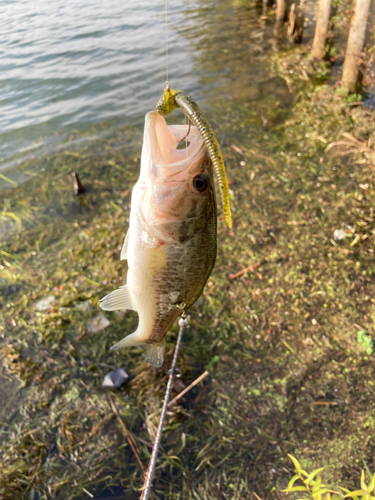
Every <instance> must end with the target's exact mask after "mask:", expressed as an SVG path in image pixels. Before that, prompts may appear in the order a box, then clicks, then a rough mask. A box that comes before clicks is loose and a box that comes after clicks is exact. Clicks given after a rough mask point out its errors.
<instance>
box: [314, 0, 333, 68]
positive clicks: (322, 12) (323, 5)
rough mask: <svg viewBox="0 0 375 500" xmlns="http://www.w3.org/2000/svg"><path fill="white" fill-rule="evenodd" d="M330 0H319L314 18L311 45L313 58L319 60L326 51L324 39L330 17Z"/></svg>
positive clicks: (325, 38)
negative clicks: (314, 24) (313, 33)
mask: <svg viewBox="0 0 375 500" xmlns="http://www.w3.org/2000/svg"><path fill="white" fill-rule="evenodd" d="M331 4H332V0H320V2H319V11H318V15H317V18H316V26H315V36H314V42H313V47H312V56H313V58H314V59H318V60H321V59H323V57H324V56H325V53H326V40H327V33H328V23H329V19H330V17H331Z"/></svg>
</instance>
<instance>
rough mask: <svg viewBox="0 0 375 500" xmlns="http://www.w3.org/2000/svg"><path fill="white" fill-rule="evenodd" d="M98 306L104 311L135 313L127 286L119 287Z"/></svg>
mask: <svg viewBox="0 0 375 500" xmlns="http://www.w3.org/2000/svg"><path fill="white" fill-rule="evenodd" d="M99 305H100V307H101V308H102V309H103V310H104V311H118V310H121V309H131V310H132V311H135V309H134V306H133V304H132V299H131V297H130V294H129V290H128V286H127V285H123V286H120V288H118V289H117V290H114V291H113V292H111V293H110V294H109V295H106V296H105V297H103V298H102V299H101V300H100V302H99Z"/></svg>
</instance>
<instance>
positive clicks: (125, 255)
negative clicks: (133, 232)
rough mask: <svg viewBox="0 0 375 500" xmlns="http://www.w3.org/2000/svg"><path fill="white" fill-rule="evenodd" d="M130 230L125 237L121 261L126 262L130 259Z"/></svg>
mask: <svg viewBox="0 0 375 500" xmlns="http://www.w3.org/2000/svg"><path fill="white" fill-rule="evenodd" d="M129 232H130V231H129V229H128V232H127V233H126V236H125V241H124V244H123V246H122V250H121V256H120V260H126V259H127V258H128V243H129Z"/></svg>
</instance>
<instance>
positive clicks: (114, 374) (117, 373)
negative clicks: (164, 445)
mask: <svg viewBox="0 0 375 500" xmlns="http://www.w3.org/2000/svg"><path fill="white" fill-rule="evenodd" d="M128 380H129V375H128V374H127V373H126V371H125V370H124V369H123V368H117V370H112V371H111V372H109V373H107V375H106V376H105V377H104V380H103V383H102V387H109V388H114V389H119V388H120V387H121V386H122V384H125V383H126V382H127V381H128Z"/></svg>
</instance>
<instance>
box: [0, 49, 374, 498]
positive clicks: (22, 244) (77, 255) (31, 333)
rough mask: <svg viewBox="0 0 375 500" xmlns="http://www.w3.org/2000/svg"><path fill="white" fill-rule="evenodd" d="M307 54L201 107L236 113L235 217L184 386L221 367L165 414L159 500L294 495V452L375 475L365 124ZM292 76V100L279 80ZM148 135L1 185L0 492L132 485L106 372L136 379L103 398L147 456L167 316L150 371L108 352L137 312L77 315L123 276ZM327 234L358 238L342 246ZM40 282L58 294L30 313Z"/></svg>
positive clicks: (349, 472)
mask: <svg viewBox="0 0 375 500" xmlns="http://www.w3.org/2000/svg"><path fill="white" fill-rule="evenodd" d="M303 57H305V56H304V55H303V53H301V54H297V52H295V51H293V53H291V54H290V55H289V56H287V55H285V54H283V56H282V57H281V58H279V59H278V58H276V57H275V58H274V59H273V61H272V64H271V69H272V71H273V75H274V78H275V79H276V80H275V81H274V83H273V87H272V86H271V87H270V88H271V90H270V89H268V90H267V92H265V93H264V96H263V99H262V100H261V101H260V102H259V103H258V104H257V106H256V107H254V105H253V102H252V101H251V100H249V99H248V97H246V96H245V97H244V96H240V97H238V98H237V99H233V100H231V101H222V100H218V101H213V102H212V103H211V107H210V109H209V112H208V113H207V114H208V116H209V118H210V120H211V121H212V122H213V123H216V124H223V116H224V117H225V116H227V117H228V119H227V126H226V130H225V141H224V147H223V154H224V157H225V160H226V164H227V168H228V172H229V173H230V181H231V184H230V190H231V204H232V207H233V221H234V225H233V230H232V231H228V229H227V228H226V227H225V224H224V219H223V216H222V214H220V216H219V255H218V260H217V265H216V267H215V269H214V272H213V275H212V277H211V278H210V280H209V282H208V284H207V287H206V291H205V294H204V296H203V297H202V298H201V299H200V300H199V302H198V304H197V305H196V306H194V308H193V309H192V310H191V311H190V314H191V323H190V328H189V329H188V330H186V333H185V334H184V339H183V345H182V351H181V356H180V358H179V364H178V366H179V370H180V371H181V378H180V379H178V380H177V381H176V383H175V386H174V390H173V395H174V396H175V395H176V394H178V393H179V392H180V391H181V390H182V389H183V388H184V387H186V386H187V385H188V384H189V383H190V382H192V381H193V380H194V379H195V378H196V377H198V376H199V375H200V374H201V373H202V372H203V371H204V370H205V369H206V367H207V365H209V364H211V368H210V375H209V376H208V377H206V378H205V380H204V382H203V383H202V384H200V385H198V386H197V387H195V388H194V389H192V390H191V391H190V392H189V393H188V394H187V395H186V396H185V397H184V398H182V399H181V400H179V401H178V402H177V403H175V404H174V405H173V407H172V408H171V409H170V411H169V412H168V414H167V421H166V426H165V432H164V436H163V441H162V448H161V452H160V455H159V459H158V466H157V471H156V478H155V481H154V497H155V498H168V499H178V498H187V499H201V498H202V499H217V498H227V499H231V500H232V499H248V498H250V497H251V495H252V494H253V493H252V492H253V491H255V492H256V493H257V494H258V495H260V497H261V498H267V499H268V498H275V499H276V498H284V497H283V495H282V493H281V491H282V489H284V488H285V487H286V485H287V483H288V481H289V479H290V474H291V473H292V466H291V464H290V461H289V459H288V457H287V454H288V453H291V454H292V455H294V456H296V457H297V458H298V459H299V460H300V461H301V463H302V464H303V466H304V467H306V468H307V469H308V470H312V469H313V468H316V467H325V468H326V469H325V480H326V481H328V482H330V483H334V484H337V483H338V482H339V483H340V484H341V485H346V486H349V487H350V486H356V485H357V484H358V477H359V476H360V470H361V468H362V467H363V462H365V463H366V464H367V466H368V468H369V469H370V470H374V469H375V462H374V457H375V453H374V452H375V442H374V439H373V427H374V425H375V406H374V399H373V397H372V396H373V390H374V384H375V382H374V380H375V377H374V375H375V373H374V363H373V358H372V357H371V356H369V355H366V353H365V351H364V350H363V349H362V348H361V347H359V345H358V342H357V332H358V330H366V331H367V332H369V334H370V335H372V336H373V335H374V331H373V329H374V327H373V324H374V318H375V301H374V299H373V297H374V293H373V291H374V272H375V266H374V264H375V262H374V245H373V242H374V235H375V226H374V222H375V215H374V209H373V199H374V194H375V193H374V168H375V165H374V161H373V146H371V144H374V143H375V141H372V139H373V134H374V132H373V126H372V125H371V120H372V123H373V118H374V117H373V112H371V111H368V110H366V109H364V108H363V107H362V106H352V105H349V104H348V103H346V102H345V101H344V100H343V99H342V97H341V96H340V95H339V94H337V93H336V92H335V89H334V88H332V87H329V86H327V85H323V86H314V85H312V84H310V83H309V81H308V80H306V78H305V76H304V73H303V71H302V68H303V66H302V65H301V62H302V61H303V60H304V59H303ZM299 68H300V69H301V70H300V69H299ZM291 70H292V71H293V73H290V71H291ZM281 80H282V81H283V82H285V83H284V84H283V86H282V89H283V90H282V92H283V95H284V96H285V99H283V95H281V94H280V95H276V93H275V92H272V89H276V88H279V89H280V88H281V85H280V81H281ZM288 88H289V89H290V90H285V89H288ZM218 127H219V126H217V128H218ZM218 131H219V132H220V129H219V130H218ZM221 131H222V130H221ZM344 134H350V136H352V138H350V136H349V135H347V136H345V135H344ZM353 138H354V139H353ZM371 141H372V142H371ZM335 142H336V143H337V142H344V143H346V144H339V145H337V146H335V145H333V146H331V147H329V146H330V145H332V144H333V143H335ZM140 148H141V131H140V130H129V129H122V130H120V131H118V132H117V134H115V135H114V136H112V137H107V138H105V139H103V140H101V141H95V142H94V143H92V144H87V145H86V146H85V148H83V149H80V148H79V147H74V148H72V149H71V150H66V151H65V152H59V153H56V154H51V155H49V156H48V157H47V158H45V159H44V160H43V161H44V162H45V165H44V167H42V168H45V170H44V171H43V174H41V173H40V172H41V170H40V168H41V165H40V160H38V162H35V169H34V172H36V174H35V175H31V178H30V179H29V180H28V181H27V182H26V183H25V184H22V185H19V186H18V187H17V188H15V189H11V190H8V191H7V192H5V193H2V194H1V207H2V212H1V213H2V214H3V218H2V219H1V231H2V234H3V235H4V236H5V237H3V238H2V241H1V244H0V257H1V268H0V273H1V274H0V277H1V282H0V286H1V297H0V308H1V312H2V324H1V329H0V336H1V337H0V340H1V344H0V359H1V361H2V365H3V370H4V374H5V375H4V376H6V377H7V380H9V381H10V380H11V381H12V385H11V386H10V389H9V391H8V393H9V399H11V397H12V396H11V395H12V394H13V392H14V391H17V387H18V386H20V385H21V386H22V389H21V390H20V391H19V392H17V396H16V400H12V401H11V403H10V405H9V411H7V414H6V415H3V418H2V423H1V433H0V443H1V445H0V446H1V447H0V452H1V456H2V468H1V471H0V495H1V497H2V498H4V499H5V500H8V499H9V500H10V499H12V500H13V499H14V498H20V499H21V498H25V499H26V498H27V499H37V498H45V499H47V498H57V499H59V498H61V499H63V498H64V499H65V498H71V499H74V498H88V496H89V495H88V494H87V492H89V493H90V494H91V495H100V494H101V493H103V492H105V493H106V494H107V495H109V494H110V493H111V492H113V493H114V492H116V494H119V493H123V494H124V497H125V498H133V497H134V498H137V497H138V496H139V491H140V488H141V487H142V483H143V471H142V470H141V469H140V467H139V465H138V464H137V461H136V460H135V457H134V455H133V453H132V450H131V448H130V446H129V445H128V442H127V440H126V439H125V437H124V435H123V434H122V431H121V427H120V425H119V424H118V422H117V420H116V417H115V415H114V413H113V411H112V409H111V405H110V402H109V399H108V395H107V394H106V393H105V392H103V391H102V389H101V382H102V380H103V377H104V375H105V374H106V373H107V372H108V371H110V370H111V369H112V368H114V367H119V366H124V367H125V368H126V370H127V371H128V372H129V373H130V374H131V376H132V380H131V381H130V383H129V384H128V385H127V386H126V388H125V389H122V390H121V391H118V392H116V393H112V394H111V397H112V398H113V399H114V400H115V402H116V405H117V407H118V409H119V412H120V415H121V418H122V420H123V422H124V423H125V425H126V428H127V429H128V430H129V431H130V432H131V434H132V435H133V436H135V440H136V442H137V445H138V448H139V453H140V457H141V460H142V462H143V464H144V467H145V468H146V467H147V462H148V459H149V456H150V451H151V447H150V443H151V442H152V440H153V436H154V433H155V429H156V426H157V423H158V411H159V408H160V406H161V403H162V400H163V397H164V390H165V385H166V382H167V378H168V368H169V366H170V363H171V359H172V354H173V347H174V343H175V339H176V332H177V331H176V327H174V329H173V331H172V332H171V334H170V335H169V336H168V337H167V350H166V363H165V364H164V366H163V368H161V369H159V370H156V369H154V368H152V367H150V365H148V364H147V363H145V362H144V361H143V355H142V352H141V351H139V350H120V351H115V352H113V351H109V347H110V346H111V345H112V344H113V343H115V342H116V341H117V340H118V339H120V338H122V337H123V336H124V332H131V331H134V329H135V327H136V323H137V317H136V314H135V313H132V312H128V313H125V314H117V313H106V316H107V317H108V319H109V320H110V322H111V324H110V326H109V327H107V328H106V329H105V330H104V331H101V332H97V333H92V332H89V331H88V330H87V327H86V323H87V322H88V321H90V319H92V318H93V317H94V316H96V315H97V314H99V308H98V300H99V299H100V298H101V297H102V296H103V295H105V294H106V293H107V292H108V291H110V290H112V289H113V288H114V287H115V286H118V285H119V284H122V283H124V282H125V278H126V264H124V263H123V262H121V261H120V260H119V255H120V251H121V245H122V242H123V238H124V235H125V232H126V229H127V223H128V217H129V203H130V191H131V189H132V187H133V185H134V182H135V180H136V178H137V175H138V169H139V154H140ZM36 163H37V165H36ZM33 165H34V164H33V162H31V164H30V165H29V166H28V168H29V169H30V171H33ZM73 170H75V171H78V173H79V174H80V177H81V180H82V182H83V184H84V186H85V187H86V188H87V190H88V193H87V195H86V196H85V199H84V203H83V204H81V203H80V202H79V200H78V199H77V198H75V197H74V196H73V194H72V185H71V178H70V173H71V171H73ZM9 214H12V215H9ZM335 229H345V231H347V233H348V237H347V238H345V239H344V240H343V241H335V240H334V239H333V232H334V230H335ZM255 263H259V265H258V266H257V267H256V268H255V269H254V271H256V272H251V271H248V272H245V273H243V274H242V275H241V276H239V277H238V278H236V279H230V275H231V274H233V273H237V272H239V271H241V270H243V269H245V268H248V267H249V266H250V265H252V264H255ZM48 295H53V296H54V297H55V301H54V303H53V304H52V305H51V307H50V308H49V309H48V310H45V311H37V310H36V309H35V307H34V305H35V303H36V302H37V301H38V300H39V299H40V298H43V297H46V296H48ZM289 473H290V474H289ZM137 492H138V493H137Z"/></svg>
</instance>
